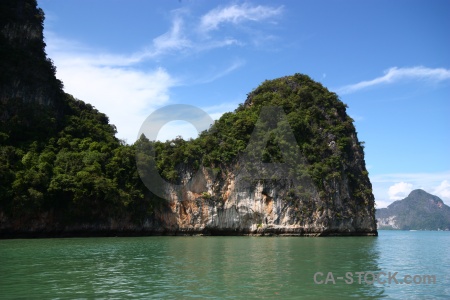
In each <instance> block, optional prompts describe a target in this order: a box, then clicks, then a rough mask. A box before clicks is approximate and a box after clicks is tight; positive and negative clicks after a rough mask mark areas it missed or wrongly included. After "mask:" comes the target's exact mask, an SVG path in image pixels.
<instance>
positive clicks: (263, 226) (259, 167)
mask: <svg viewBox="0 0 450 300" xmlns="http://www.w3.org/2000/svg"><path fill="white" fill-rule="evenodd" d="M274 105H276V106H274ZM267 107H272V108H274V107H276V108H277V109H275V110H274V109H272V111H269V115H270V116H272V119H274V120H275V122H274V124H272V126H266V127H265V130H263V131H262V132H259V133H255V132H256V131H258V130H256V129H255V128H257V127H258V124H261V123H264V124H266V125H267V120H265V121H264V120H263V121H261V120H262V119H264V116H263V111H264V109H265V108H267ZM345 107H346V106H345V105H344V104H343V103H342V102H341V101H340V100H339V99H338V98H337V96H336V95H335V94H334V93H331V92H329V91H328V90H327V89H325V88H324V87H323V86H322V85H320V84H319V83H316V82H314V81H312V80H311V79H310V78H309V77H308V76H305V75H301V74H296V75H294V76H287V77H283V78H279V79H275V80H270V81H266V82H264V83H263V84H262V85H261V86H260V87H258V88H257V89H256V90H254V91H253V92H252V93H250V94H249V96H248V98H247V100H246V101H245V103H244V105H242V106H241V107H239V108H238V109H237V110H236V111H235V112H233V113H229V114H226V115H225V116H224V117H222V118H221V119H220V120H218V121H217V122H216V123H215V124H214V126H213V127H212V129H211V130H210V131H209V132H206V133H203V136H200V137H199V138H198V140H208V141H209V144H212V145H213V146H212V149H213V150H211V151H212V152H213V153H214V151H219V152H220V153H221V154H220V155H219V156H220V157H223V156H224V155H223V154H224V152H226V151H225V150H223V149H224V148H225V147H226V145H227V144H235V145H236V144H239V143H238V142H239V141H242V142H243V144H244V145H248V144H252V143H255V141H256V140H258V141H259V140H261V142H260V143H259V146H260V147H259V148H258V147H257V149H256V150H255V149H253V150H252V151H253V152H254V153H258V151H260V152H263V154H262V155H261V156H260V157H257V158H260V160H263V161H264V160H267V162H265V163H264V162H261V161H258V159H256V160H254V161H250V167H253V173H248V172H244V171H245V170H244V169H245V168H246V167H245V165H246V164H247V166H248V164H249V161H248V151H249V147H248V146H247V148H246V149H242V150H240V151H238V152H237V153H235V152H233V154H235V156H233V155H231V158H230V159H229V160H228V161H226V160H223V159H222V160H216V161H214V159H205V157H209V156H208V155H209V153H208V152H207V153H203V154H202V162H203V166H202V167H201V168H200V169H199V171H198V172H197V173H196V174H195V172H194V171H193V170H192V169H193V168H192V166H190V165H189V164H183V163H180V164H179V165H177V167H176V168H175V169H176V171H177V172H178V174H179V176H178V177H177V180H175V181H172V183H176V185H174V184H172V183H168V182H167V181H164V182H162V183H161V184H158V186H159V187H160V191H159V192H157V194H159V195H160V196H161V197H162V198H165V199H166V200H167V203H168V206H167V207H165V209H163V210H160V211H156V212H155V214H154V217H155V218H156V219H158V220H160V222H159V223H158V224H159V226H160V229H161V230H165V231H169V232H176V233H181V234H182V233H206V234H287V235H376V234H377V231H376V223H375V210H374V197H373V194H372V190H371V184H370V181H369V179H368V172H367V171H366V169H365V163H364V153H363V148H362V145H361V143H360V142H359V141H358V139H357V137H356V132H355V129H354V127H353V124H352V120H351V118H349V117H348V116H347V114H346V113H345ZM280 112H281V114H279V115H277V114H278V113H280ZM249 115H252V116H254V117H253V118H250V119H251V120H252V121H249V128H250V130H248V129H247V130H244V131H247V132H252V133H251V134H247V135H245V134H242V132H238V133H236V132H235V131H233V130H232V129H230V128H229V127H227V125H226V124H240V123H243V122H245V120H248V119H246V117H248V116H249ZM231 120H232V122H231ZM284 121H285V123H283V122H284ZM258 122H259V123H258ZM282 124H285V125H287V127H286V126H285V127H283V125H282ZM231 126H233V125H231ZM235 126H238V125H235ZM280 126H281V127H280ZM286 131H288V132H292V133H293V136H292V138H291V139H292V141H293V144H294V145H291V146H292V147H291V148H285V149H284V151H285V152H286V151H287V153H283V149H281V148H282V147H283V146H280V147H278V148H277V145H283V143H285V144H286V140H283V139H282V138H280V136H281V135H283V134H284V132H286ZM211 136H213V137H214V138H215V139H212V138H211ZM230 136H231V137H230ZM249 136H250V137H249ZM264 136H265V137H264ZM209 138H211V139H209ZM236 140H237V141H238V142H236ZM191 143H193V144H195V143H196V141H191ZM169 147H172V148H175V150H173V151H177V150H176V148H177V147H178V145H176V144H175V143H172V144H171V146H169ZM293 147H294V148H295V147H296V148H297V150H298V151H297V150H293V149H294V148H293ZM206 151H207V150H206ZM296 151H297V152H296ZM142 152H143V153H144V152H145V151H142ZM264 154H267V155H266V156H265V155H264ZM256 155H257V154H256ZM290 156H291V157H290ZM245 157H247V161H245ZM292 157H294V158H292ZM158 159H159V157H158V155H157V156H156V160H157V161H158ZM289 162H291V170H287V169H286V170H284V171H285V173H283V174H282V176H278V175H280V174H279V173H280V172H281V171H279V170H278V171H276V169H277V167H279V166H283V165H286V164H288V163H289ZM292 162H293V163H292ZM138 163H139V159H138ZM277 163H278V165H277ZM205 165H206V166H205ZM243 166H244V167H243ZM147 167H148V166H147ZM264 168H266V170H265V171H266V173H267V174H266V176H264V175H261V174H262V173H263V169H264ZM145 169H146V168H145V167H144V168H141V169H140V173H141V175H142V176H141V178H142V179H143V181H144V183H146V185H147V187H148V188H150V190H152V189H153V190H154V188H155V185H154V183H155V182H157V181H155V180H156V179H155V178H153V179H152V180H147V179H146V178H145V175H144V174H143V173H145ZM288 169H289V167H288ZM277 172H278V174H277ZM295 172H297V174H296V175H295V174H294V173H295ZM292 174H294V175H292ZM146 181H147V182H146Z"/></svg>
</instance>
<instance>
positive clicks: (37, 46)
mask: <svg viewBox="0 0 450 300" xmlns="http://www.w3.org/2000/svg"><path fill="white" fill-rule="evenodd" d="M43 20H44V14H43V12H42V10H40V9H38V8H37V3H36V1H35V0H4V1H1V2H0V45H1V47H0V67H1V70H2V73H1V74H0V154H1V155H0V237H20V236H75V235H84V236H91V235H143V234H222V235H225V234H234V235H237V234H261V235H267V234H286V235H376V234H377V231H376V223H375V209H374V197H373V194H372V187H371V183H370V181H369V178H368V172H367V170H366V168H365V162H364V152H363V145H362V143H361V142H359V141H358V138H357V134H356V131H355V128H354V126H353V120H352V119H351V118H350V117H349V116H348V115H347V113H346V105H345V104H343V103H342V101H340V100H339V98H338V96H337V95H336V94H334V93H332V92H330V91H328V90H327V89H326V88H325V87H323V86H322V85H321V84H320V83H317V82H315V81H313V80H312V79H311V78H309V77H308V76H306V75H302V74H295V75H293V76H286V77H282V78H278V79H275V80H268V81H265V82H263V83H262V84H261V85H260V86H259V87H257V88H256V89H255V90H253V91H252V92H251V93H249V94H248V97H247V99H246V100H245V101H244V103H243V104H241V105H240V106H239V107H238V108H237V109H236V110H235V111H234V112H229V113H226V114H224V115H223V116H222V117H221V118H220V119H219V120H217V121H216V122H215V123H214V124H213V125H212V127H211V129H210V130H207V131H204V132H202V133H201V134H200V135H199V137H198V138H197V139H195V140H190V141H184V140H182V139H178V138H177V139H174V140H172V141H167V142H158V141H149V140H147V139H146V138H145V136H142V137H141V139H140V140H138V141H137V142H136V143H135V144H134V145H126V144H123V143H120V142H119V141H118V140H117V139H116V138H115V136H114V134H115V128H114V126H112V125H111V124H109V121H108V118H107V116H105V115H104V114H102V113H100V112H98V111H97V110H96V109H95V108H93V107H92V106H91V105H89V104H85V103H84V102H82V101H80V100H77V99H75V98H73V97H72V96H70V95H67V94H65V93H64V92H63V90H62V83H61V82H60V81H59V80H58V79H56V77H55V67H54V66H53V64H52V62H51V60H50V59H48V58H47V57H46V54H45V43H44V41H43V34H42V29H43ZM86 100H88V99H86ZM243 100H244V99H243Z"/></svg>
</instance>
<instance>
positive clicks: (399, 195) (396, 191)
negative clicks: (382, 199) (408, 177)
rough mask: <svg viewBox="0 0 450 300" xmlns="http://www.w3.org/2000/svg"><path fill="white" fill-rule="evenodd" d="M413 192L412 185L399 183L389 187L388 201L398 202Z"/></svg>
mask: <svg viewBox="0 0 450 300" xmlns="http://www.w3.org/2000/svg"><path fill="white" fill-rule="evenodd" d="M412 190H413V185H412V184H411V183H406V182H399V183H396V184H394V185H392V186H390V187H389V191H388V193H389V199H391V200H400V199H403V198H405V197H406V196H408V194H409V193H410V192H411V191H412Z"/></svg>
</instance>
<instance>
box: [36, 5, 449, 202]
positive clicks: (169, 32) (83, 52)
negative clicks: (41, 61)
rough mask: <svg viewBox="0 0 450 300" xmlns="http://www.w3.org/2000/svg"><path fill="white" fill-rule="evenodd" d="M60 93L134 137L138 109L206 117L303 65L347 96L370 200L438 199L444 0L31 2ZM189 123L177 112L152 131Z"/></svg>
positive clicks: (444, 178)
mask: <svg viewBox="0 0 450 300" xmlns="http://www.w3.org/2000/svg"><path fill="white" fill-rule="evenodd" d="M38 5H39V7H41V8H42V9H43V10H44V12H45V14H46V20H45V29H44V36H45V41H46V44H47V48H46V51H47V54H48V56H49V57H50V58H51V59H52V60H53V61H54V63H55V65H56V67H57V77H58V78H59V79H61V80H62V81H63V83H64V87H65V91H66V92H68V93H70V94H72V95H74V96H75V97H76V98H78V99H81V100H83V101H85V102H88V103H91V104H92V105H94V106H95V107H96V108H97V109H98V110H99V111H101V112H103V113H105V114H107V115H108V116H109V119H110V122H111V123H112V124H114V125H116V127H117V130H118V133H117V137H118V138H120V139H123V140H125V141H126V142H127V143H133V142H134V141H135V140H136V138H137V136H138V133H139V130H140V127H141V125H142V123H143V122H144V120H145V119H146V117H147V116H149V115H150V114H151V113H152V112H154V111H155V110H157V109H160V108H163V107H165V106H167V105H174V104H187V105H193V106H195V107H198V108H200V109H202V110H203V111H205V112H206V113H207V114H209V116H210V117H211V118H212V119H217V118H219V117H220V116H221V115H222V114H223V113H225V112H228V111H233V110H234V109H235V108H236V107H237V106H238V105H239V104H240V103H243V102H244V101H245V99H246V95H247V94H248V93H250V92H251V91H252V90H253V89H255V88H256V87H257V86H258V85H260V84H261V83H262V82H263V81H264V80H268V79H275V78H278V77H282V76H286V75H293V74H295V73H303V74H306V75H308V76H310V77H311V78H312V79H313V80H316V81H318V82H320V83H322V84H323V85H324V86H325V87H327V88H328V89H329V90H330V91H332V92H335V93H337V94H338V95H339V98H340V99H341V100H342V101H343V102H344V103H346V104H347V105H348V110H347V112H348V114H349V115H350V116H351V117H352V118H353V119H354V120H355V123H354V124H355V127H356V130H357V132H358V138H359V140H360V141H364V142H365V149H364V151H365V161H366V166H367V169H368V171H369V177H370V180H371V182H372V185H373V190H374V195H375V200H376V207H377V208H383V207H386V206H388V205H389V204H390V203H392V202H393V201H395V200H400V199H403V198H405V197H406V196H407V195H408V194H409V192H410V191H412V190H413V189H417V188H421V189H424V190H425V191H427V192H429V193H432V194H435V195H437V196H439V197H440V198H441V199H442V200H443V201H444V202H445V203H446V204H447V205H450V155H449V153H450V134H449V131H450V130H449V129H450V54H449V53H450V34H449V33H448V29H449V28H450V1H446V0H420V1H417V0H397V1H391V0H376V1H374V0H367V1H359V0H358V1H356V0H327V1H324V0H314V1H313V0H308V1H292V0H291V1H256V0H254V1H238V0H236V1H210V0H196V1H193V0H192V1H190V0H164V1H163V0H159V1H157V0H153V1H144V0H133V1H126V0H96V1H88V0H64V1H60V0H38ZM196 134H197V131H196V129H195V128H194V126H193V125H192V124H190V123H188V122H186V121H171V122H169V123H167V124H166V125H164V126H162V128H161V130H160V131H159V133H158V135H157V138H158V139H160V140H166V139H170V138H174V137H176V136H178V135H181V136H182V137H183V138H185V139H187V138H190V137H195V136H196Z"/></svg>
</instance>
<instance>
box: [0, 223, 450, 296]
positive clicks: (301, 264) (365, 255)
mask: <svg viewBox="0 0 450 300" xmlns="http://www.w3.org/2000/svg"><path fill="white" fill-rule="evenodd" d="M0 298H1V299H349V298H355V299H382V298H384V299H450V232H448V231H388V230H386V231H384V230H381V231H379V236H378V237H314V238H313V237H251V236H232V237H229V236H183V237H181V236H152V237H108V238H106V237H104V238H98V237H95V238H53V239H10V240H0Z"/></svg>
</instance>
